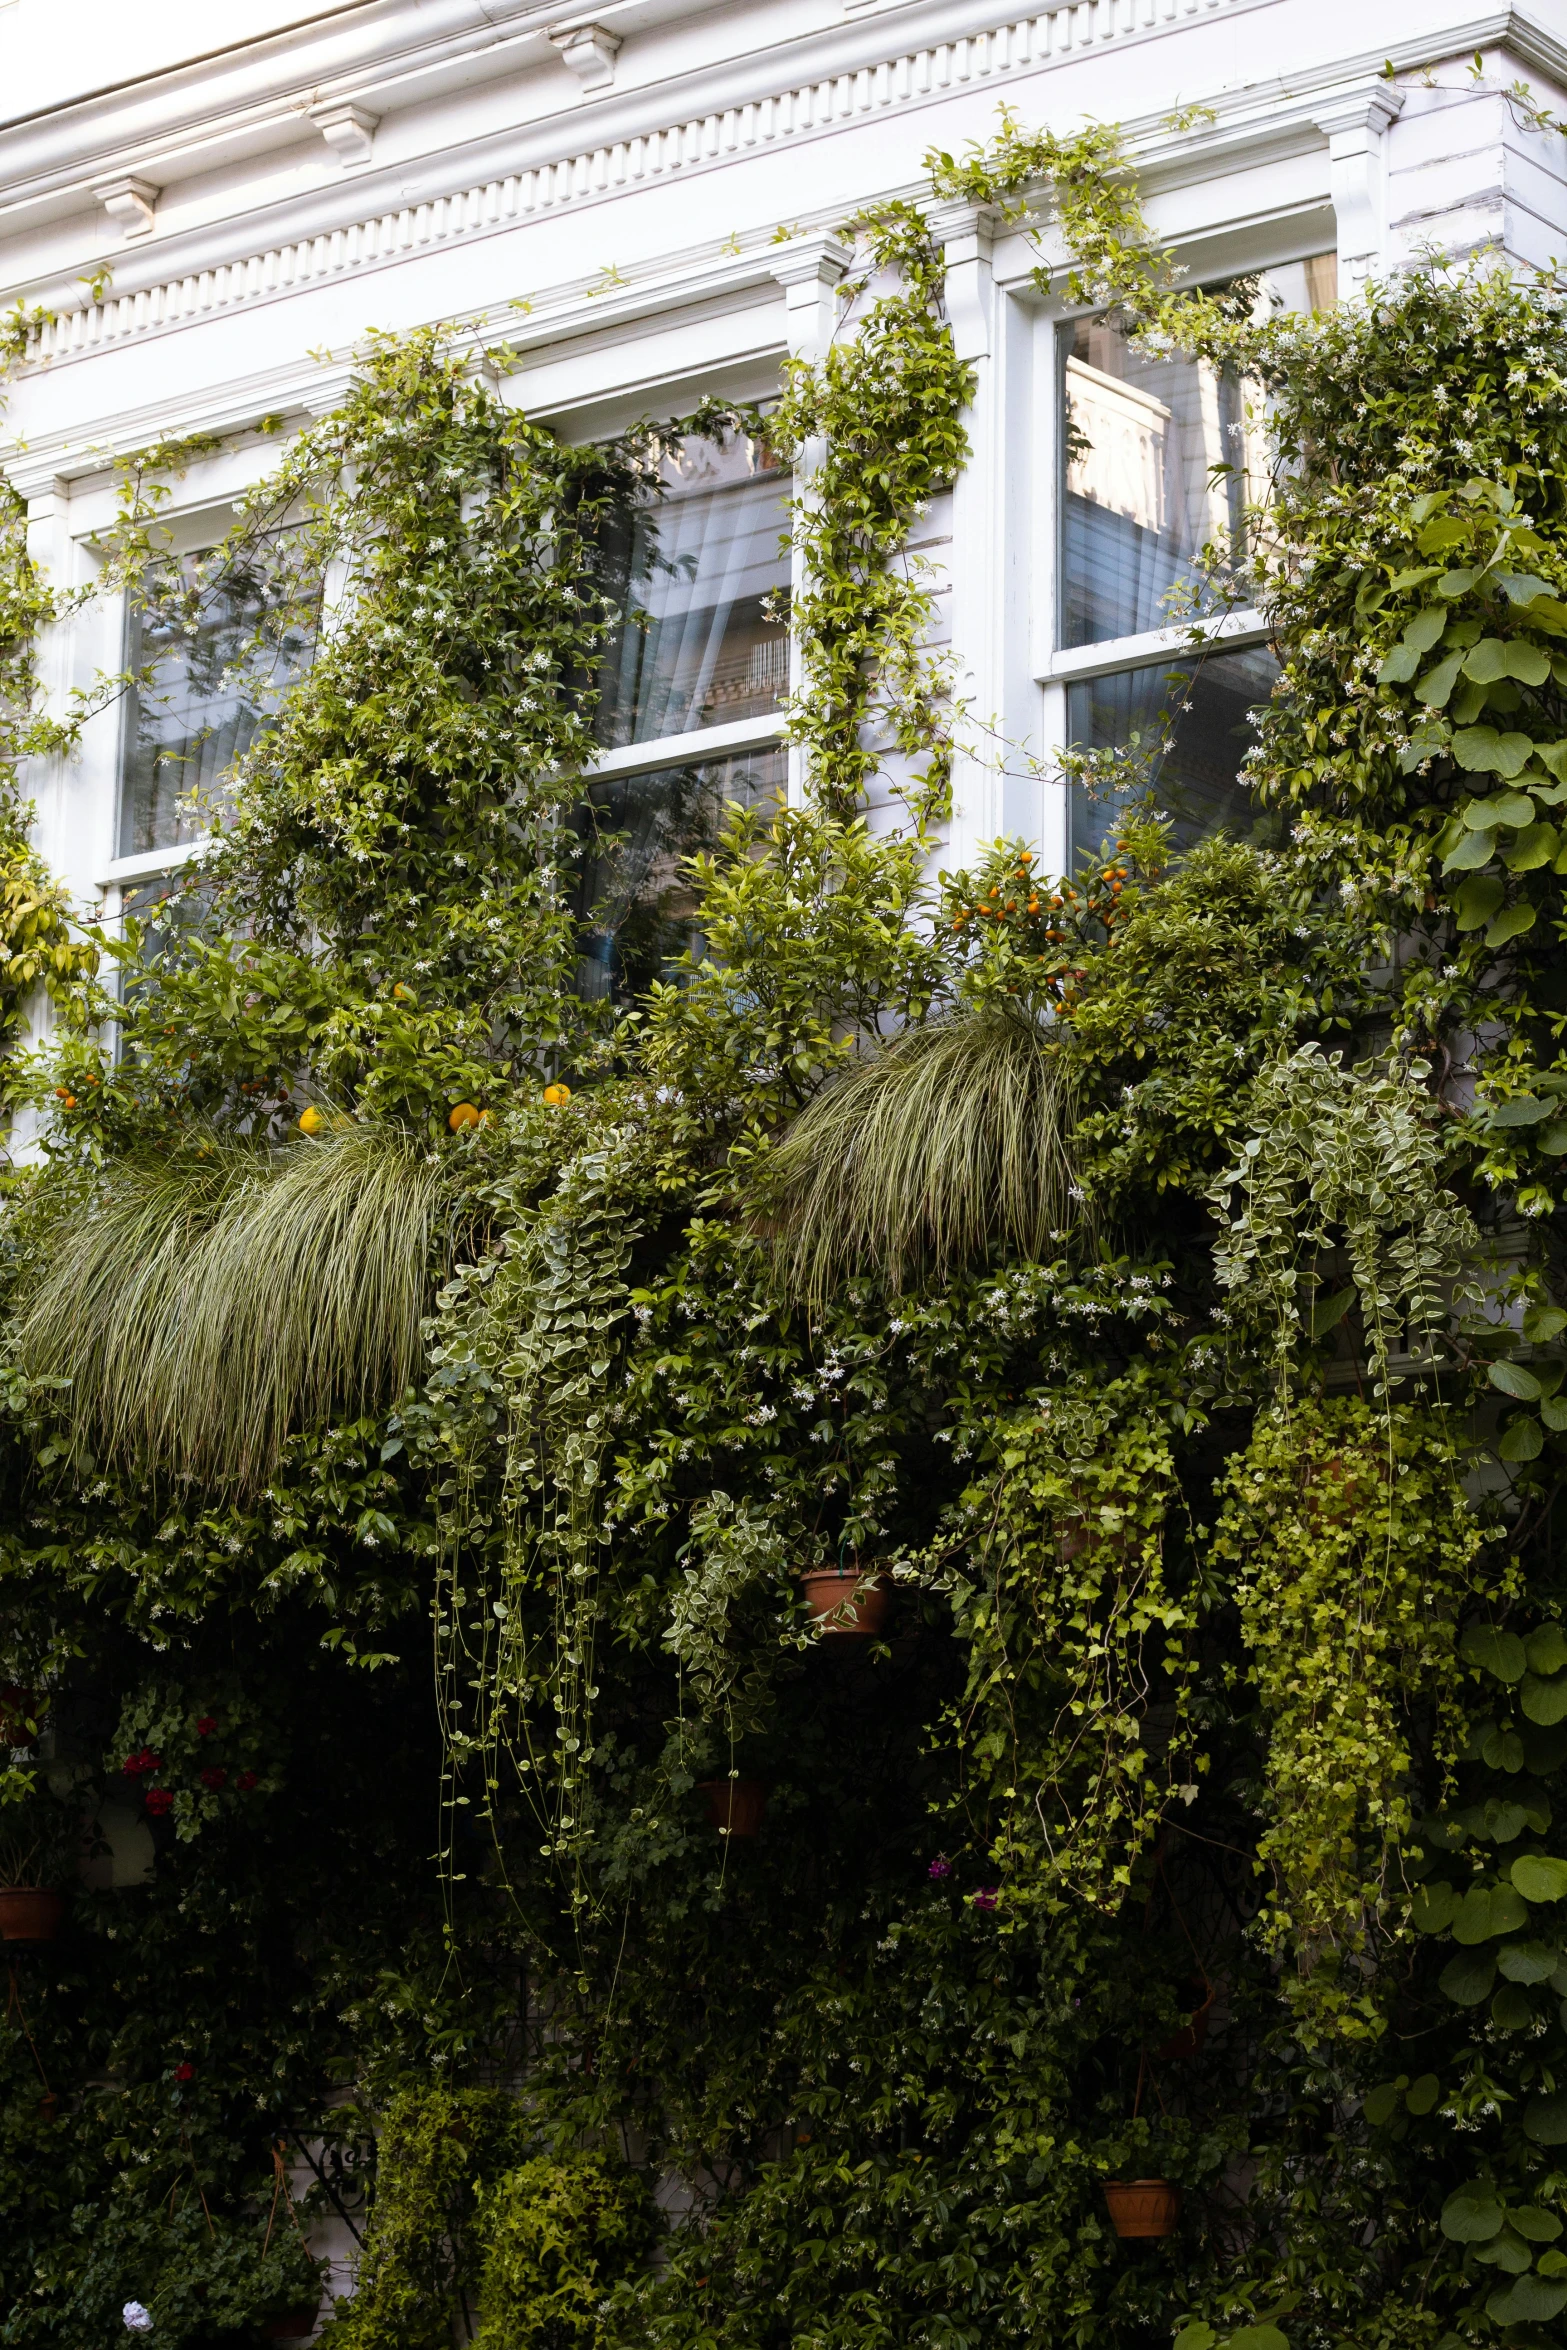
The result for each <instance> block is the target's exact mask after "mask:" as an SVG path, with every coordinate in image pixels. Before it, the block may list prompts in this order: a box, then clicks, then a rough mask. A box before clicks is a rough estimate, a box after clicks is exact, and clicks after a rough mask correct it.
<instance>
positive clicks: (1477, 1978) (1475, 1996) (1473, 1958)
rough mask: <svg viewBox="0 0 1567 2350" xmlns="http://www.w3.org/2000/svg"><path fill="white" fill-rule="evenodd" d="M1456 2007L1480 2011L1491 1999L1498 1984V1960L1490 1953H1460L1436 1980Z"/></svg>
mask: <svg viewBox="0 0 1567 2350" xmlns="http://www.w3.org/2000/svg"><path fill="white" fill-rule="evenodd" d="M1437 1981H1438V1983H1439V1984H1440V1986H1441V1988H1442V1991H1443V1992H1444V1994H1445V1995H1446V1997H1447V1998H1449V1999H1451V2000H1452V2002H1453V2004H1454V2006H1455V2007H1478V2006H1479V2005H1480V2003H1481V2001H1482V2000H1485V1999H1489V1998H1490V1996H1491V1992H1492V1990H1493V1988H1494V1986H1495V1983H1496V1956H1495V1953H1494V1952H1493V1951H1490V1950H1461V1951H1460V1952H1459V1953H1458V1955H1457V1957H1456V1958H1450V1959H1449V1960H1448V1962H1447V1964H1446V1966H1445V1967H1444V1968H1443V1969H1442V1972H1441V1974H1440V1975H1439V1976H1438V1977H1437Z"/></svg>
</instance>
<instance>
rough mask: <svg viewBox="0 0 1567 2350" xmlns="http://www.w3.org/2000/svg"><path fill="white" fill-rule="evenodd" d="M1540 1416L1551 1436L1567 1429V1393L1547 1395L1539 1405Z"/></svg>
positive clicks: (1558, 1434)
mask: <svg viewBox="0 0 1567 2350" xmlns="http://www.w3.org/2000/svg"><path fill="white" fill-rule="evenodd" d="M1540 1417H1541V1419H1542V1420H1543V1421H1544V1422H1545V1425H1546V1426H1547V1428H1549V1429H1550V1431H1551V1433H1552V1435H1553V1436H1560V1435H1561V1433H1562V1431H1563V1429H1567V1395H1548V1396H1546V1398H1545V1400H1544V1401H1543V1403H1542V1404H1541V1405H1540Z"/></svg>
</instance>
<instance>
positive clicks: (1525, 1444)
mask: <svg viewBox="0 0 1567 2350" xmlns="http://www.w3.org/2000/svg"><path fill="white" fill-rule="evenodd" d="M1544 1450H1545V1438H1544V1437H1543V1436H1542V1435H1541V1433H1540V1423H1539V1421H1538V1420H1513V1421H1511V1422H1510V1423H1509V1424H1508V1426H1507V1427H1505V1428H1504V1429H1503V1430H1502V1436H1501V1442H1500V1443H1499V1444H1498V1445H1497V1448H1496V1457H1497V1459H1498V1460H1499V1461H1505V1462H1506V1463H1507V1465H1508V1467H1509V1468H1514V1467H1521V1466H1522V1465H1523V1463H1524V1462H1525V1461H1537V1460H1538V1459H1539V1457H1540V1455H1541V1453H1542V1452H1543V1451H1544Z"/></svg>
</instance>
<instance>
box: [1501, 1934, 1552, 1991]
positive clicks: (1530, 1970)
mask: <svg viewBox="0 0 1567 2350" xmlns="http://www.w3.org/2000/svg"><path fill="white" fill-rule="evenodd" d="M1496 1963H1497V1965H1498V1966H1499V1967H1500V1968H1501V1970H1502V1972H1503V1974H1504V1975H1505V1976H1506V1977H1507V1980H1508V1981H1509V1983H1548V1982H1549V1981H1550V1979H1551V1977H1552V1975H1554V1974H1555V1972H1556V1969H1557V1967H1558V1966H1559V1965H1560V1964H1561V1952H1560V1951H1559V1950H1553V1949H1552V1948H1551V1946H1550V1944H1549V1943H1548V1942H1507V1943H1504V1944H1503V1946H1502V1948H1501V1949H1500V1950H1499V1951H1498V1952H1497V1954H1496Z"/></svg>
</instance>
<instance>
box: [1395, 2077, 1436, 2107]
mask: <svg viewBox="0 0 1567 2350" xmlns="http://www.w3.org/2000/svg"><path fill="white" fill-rule="evenodd" d="M1441 2097H1442V2084H1441V2082H1440V2081H1439V2080H1438V2079H1437V2077H1436V2075H1435V2073H1422V2074H1421V2075H1420V2078H1419V2079H1418V2080H1417V2081H1411V2082H1410V2084H1409V2093H1408V2095H1407V2096H1406V2097H1405V2099H1404V2103H1405V2104H1406V2105H1407V2106H1408V2108H1409V2110H1410V2112H1411V2113H1413V2114H1427V2113H1431V2112H1434V2110H1435V2109H1436V2107H1437V2106H1438V2105H1439V2104H1440V2102H1441Z"/></svg>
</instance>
